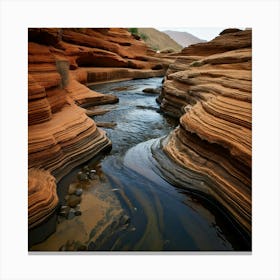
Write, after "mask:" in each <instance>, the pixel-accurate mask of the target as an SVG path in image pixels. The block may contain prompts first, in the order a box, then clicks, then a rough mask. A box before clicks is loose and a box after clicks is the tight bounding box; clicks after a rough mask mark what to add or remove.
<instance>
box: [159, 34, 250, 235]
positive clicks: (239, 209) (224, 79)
mask: <svg viewBox="0 0 280 280" xmlns="http://www.w3.org/2000/svg"><path fill="white" fill-rule="evenodd" d="M251 55H252V54H251V31H250V30H247V31H239V30H234V29H233V30H228V31H224V32H223V33H222V35H220V36H218V37H217V38H215V39H214V40H212V41H210V42H207V43H200V44H196V45H192V46H190V47H188V48H186V49H184V50H183V51H182V53H181V54H180V56H179V57H178V58H177V60H176V61H175V63H174V64H172V65H170V68H169V70H168V75H167V78H166V80H165V82H164V85H163V91H162V95H161V97H160V98H159V100H160V101H161V108H162V110H164V111H166V112H167V113H169V114H171V115H175V116H177V117H180V126H179V127H178V128H176V129H175V130H174V131H173V132H172V133H171V134H170V135H169V137H168V138H167V139H165V140H164V141H163V142H162V148H163V150H164V152H165V155H166V156H167V158H166V157H164V158H163V157H162V156H161V157H158V159H159V162H160V165H161V168H162V170H163V173H164V174H165V176H166V177H167V178H168V179H169V180H171V181H172V182H174V183H176V185H179V186H181V187H184V188H188V189H192V190H193V191H198V192H201V193H203V194H206V195H208V196H210V197H212V198H214V199H215V200H216V201H218V202H219V203H220V204H222V205H223V206H224V207H225V208H226V209H227V210H228V212H229V213H230V214H231V215H232V216H233V217H234V218H235V220H236V221H237V222H238V223H239V224H240V225H241V226H242V227H243V228H244V229H245V231H246V232H247V233H248V234H250V233H251V160H252V142H251V141H252V127H251V124H252V80H251V74H252V73H251ZM170 159H171V160H170ZM168 164H173V168H172V172H169V171H168V167H167V165H168Z"/></svg>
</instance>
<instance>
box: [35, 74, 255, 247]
mask: <svg viewBox="0 0 280 280" xmlns="http://www.w3.org/2000/svg"><path fill="white" fill-rule="evenodd" d="M161 81H162V78H150V79H144V80H132V81H125V82H118V83H109V84H104V85H96V86H93V87H92V89H94V90H96V91H98V92H102V93H111V94H114V95H117V96H118V97H119V103H118V104H113V105H104V106H102V107H103V108H104V109H110V110H111V111H110V112H108V113H107V114H104V115H102V116H96V117H94V120H95V121H96V122H97V123H98V122H100V123H101V122H103V123H104V122H105V123H106V122H115V123H116V126H115V127H114V128H104V130H106V131H107V134H108V136H109V138H110V139H111V141H112V145H113V146H112V150H111V152H110V153H108V154H107V155H106V156H105V157H103V158H101V159H99V161H98V162H96V161H95V162H94V164H93V166H95V168H96V170H98V173H99V175H98V176H99V178H98V181H96V182H94V184H93V185H92V186H89V192H88V194H91V195H92V196H93V195H95V196H96V195H97V194H99V196H98V199H100V201H101V200H102V199H104V201H105V203H108V197H109V204H110V203H111V204H112V205H113V206H112V207H110V211H109V212H110V213H109V212H108V213H109V214H108V215H107V214H106V219H107V220H111V221H114V223H113V225H114V226H112V225H111V226H108V227H107V228H106V229H105V230H104V228H105V227H103V226H102V225H101V224H102V223H103V224H106V223H108V221H107V220H106V219H105V220H104V219H103V220H102V222H99V227H100V228H102V229H103V232H102V234H101V235H100V236H99V238H95V239H94V242H91V243H90V240H93V239H91V238H92V236H93V235H94V234H96V232H97V231H98V230H97V229H96V224H94V222H93V220H94V215H97V214H98V213H97V212H98V211H100V209H97V207H96V209H93V208H94V206H93V204H94V203H95V202H96V201H97V200H96V199H95V200H91V199H90V197H91V196H89V195H87V196H85V198H86V199H83V201H85V202H84V203H87V204H85V205H86V206H83V207H84V209H85V211H84V212H85V213H82V216H80V217H76V218H74V219H73V220H71V221H65V222H62V223H61V224H60V225H59V230H57V232H56V233H55V237H51V238H49V240H48V241H47V245H45V247H40V246H39V247H38V248H37V249H39V250H40V248H41V249H42V248H45V249H46V246H50V244H51V245H53V244H54V243H55V244H56V246H60V245H61V244H62V243H63V242H64V244H65V242H66V241H67V242H69V240H71V238H72V239H74V238H76V237H77V235H81V232H83V231H84V232H87V233H88V232H90V234H89V235H90V236H89V237H87V238H86V240H87V243H86V244H87V248H88V250H91V249H92V250H102V251H103V250H117V251H125V250H128V251H130V250H133V251H135V250H137V251H161V250H166V251H171V250H172V251H197V250H202V251H205V250H206V251H207V250H211V251H224V250H226V251H227V250H242V251H243V250H250V242H249V241H248V240H247V239H246V238H245V237H244V235H243V234H242V233H241V231H239V229H238V227H237V226H236V225H235V224H234V223H233V222H231V220H230V219H229V217H227V215H225V213H223V210H220V208H217V207H216V205H215V203H213V202H212V201H210V200H206V199H203V198H200V197H198V196H197V195H193V194H192V193H189V192H188V191H186V190H182V189H180V188H177V187H175V186H172V185H170V184H169V183H168V182H167V181H165V180H164V179H163V178H162V177H161V176H160V174H159V173H158V172H157V171H156V167H155V166H156V164H155V162H154V159H153V156H152V153H151V149H150V148H151V145H155V144H156V143H157V141H159V140H158V138H159V137H163V136H164V135H167V134H168V133H169V132H170V131H171V130H172V129H174V128H175V127H176V125H177V123H178V122H177V121H176V120H174V119H172V118H169V117H167V116H165V115H163V114H161V113H160V112H158V108H159V106H158V104H157V103H156V101H155V97H156V96H155V95H152V94H147V93H144V92H142V90H143V89H144V88H147V87H149V88H156V87H159V86H161ZM99 108H100V107H99ZM75 172H76V173H77V169H76V170H74V171H72V172H71V173H70V174H69V175H67V176H66V177H65V178H64V179H63V180H62V181H61V183H60V185H61V189H63V187H62V186H63V185H64V186H65V185H67V184H69V183H71V181H73V180H74V178H76V177H75V174H76V173H75ZM100 178H101V179H100ZM91 189H92V191H90V190H91ZM108 193H109V195H108ZM102 203H103V202H102ZM102 203H101V204H102ZM104 205H105V204H104ZM104 205H103V206H104ZM104 209H106V207H105V206H104ZM87 210H88V212H87ZM92 211H93V212H92ZM94 211H95V212H94ZM104 211H105V210H104ZM82 212H83V211H82ZM106 213H107V212H106ZM124 213H125V217H129V218H126V220H125V221H124V222H118V226H116V222H115V219H114V217H117V216H118V217H124V216H123V215H124ZM99 214H100V213H99ZM101 214H102V213H101ZM101 214H100V215H101ZM83 215H84V216H83ZM82 217H83V219H84V220H82ZM120 219H122V218H120ZM89 224H90V225H89ZM97 224H98V223H97ZM111 224H112V222H111ZM119 225H122V226H123V225H125V226H123V227H120V226H119ZM75 227H76V228H77V227H78V228H79V230H77V231H76V232H73V233H69V232H70V230H69V229H70V228H71V230H72V231H73V228H75ZM71 234H72V236H71ZM75 234H76V235H75ZM106 234H107V235H108V237H109V238H106ZM81 238H82V237H81ZM58 240H60V242H58ZM89 244H94V246H91V249H89V247H90V246H89ZM52 248H54V250H55V249H58V248H57V247H55V246H54V247H52ZM35 249H36V248H35Z"/></svg>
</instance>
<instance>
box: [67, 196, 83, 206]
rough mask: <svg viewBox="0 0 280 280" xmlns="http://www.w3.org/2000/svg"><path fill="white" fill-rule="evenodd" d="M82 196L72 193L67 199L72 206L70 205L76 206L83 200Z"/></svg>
mask: <svg viewBox="0 0 280 280" xmlns="http://www.w3.org/2000/svg"><path fill="white" fill-rule="evenodd" d="M81 200H82V199H81V197H80V196H77V195H74V194H71V195H70V196H69V199H68V200H67V204H68V205H69V206H70V207H75V206H76V205H77V204H79V203H80V202H81Z"/></svg>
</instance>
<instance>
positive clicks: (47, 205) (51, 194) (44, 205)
mask: <svg viewBox="0 0 280 280" xmlns="http://www.w3.org/2000/svg"><path fill="white" fill-rule="evenodd" d="M57 204H58V197H57V193H56V180H55V178H54V177H53V176H52V175H51V174H50V172H48V171H45V170H42V169H33V168H31V169H29V170H28V228H29V229H31V228H33V227H35V226H36V225H38V224H40V222H42V221H43V220H45V219H46V218H48V217H49V216H50V215H51V214H52V213H53V212H54V210H55V208H56V206H57Z"/></svg>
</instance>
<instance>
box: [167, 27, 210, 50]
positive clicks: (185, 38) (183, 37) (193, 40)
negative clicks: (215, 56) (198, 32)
mask: <svg viewBox="0 0 280 280" xmlns="http://www.w3.org/2000/svg"><path fill="white" fill-rule="evenodd" d="M163 32H164V33H166V34H167V35H168V36H169V37H170V38H172V39H173V40H174V41H176V42H177V43H178V44H180V45H181V46H183V47H184V48H185V47H188V46H189V45H192V44H197V43H201V42H206V40H202V39H199V38H197V37H195V36H194V35H192V34H190V33H188V32H180V31H172V30H166V31H163Z"/></svg>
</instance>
